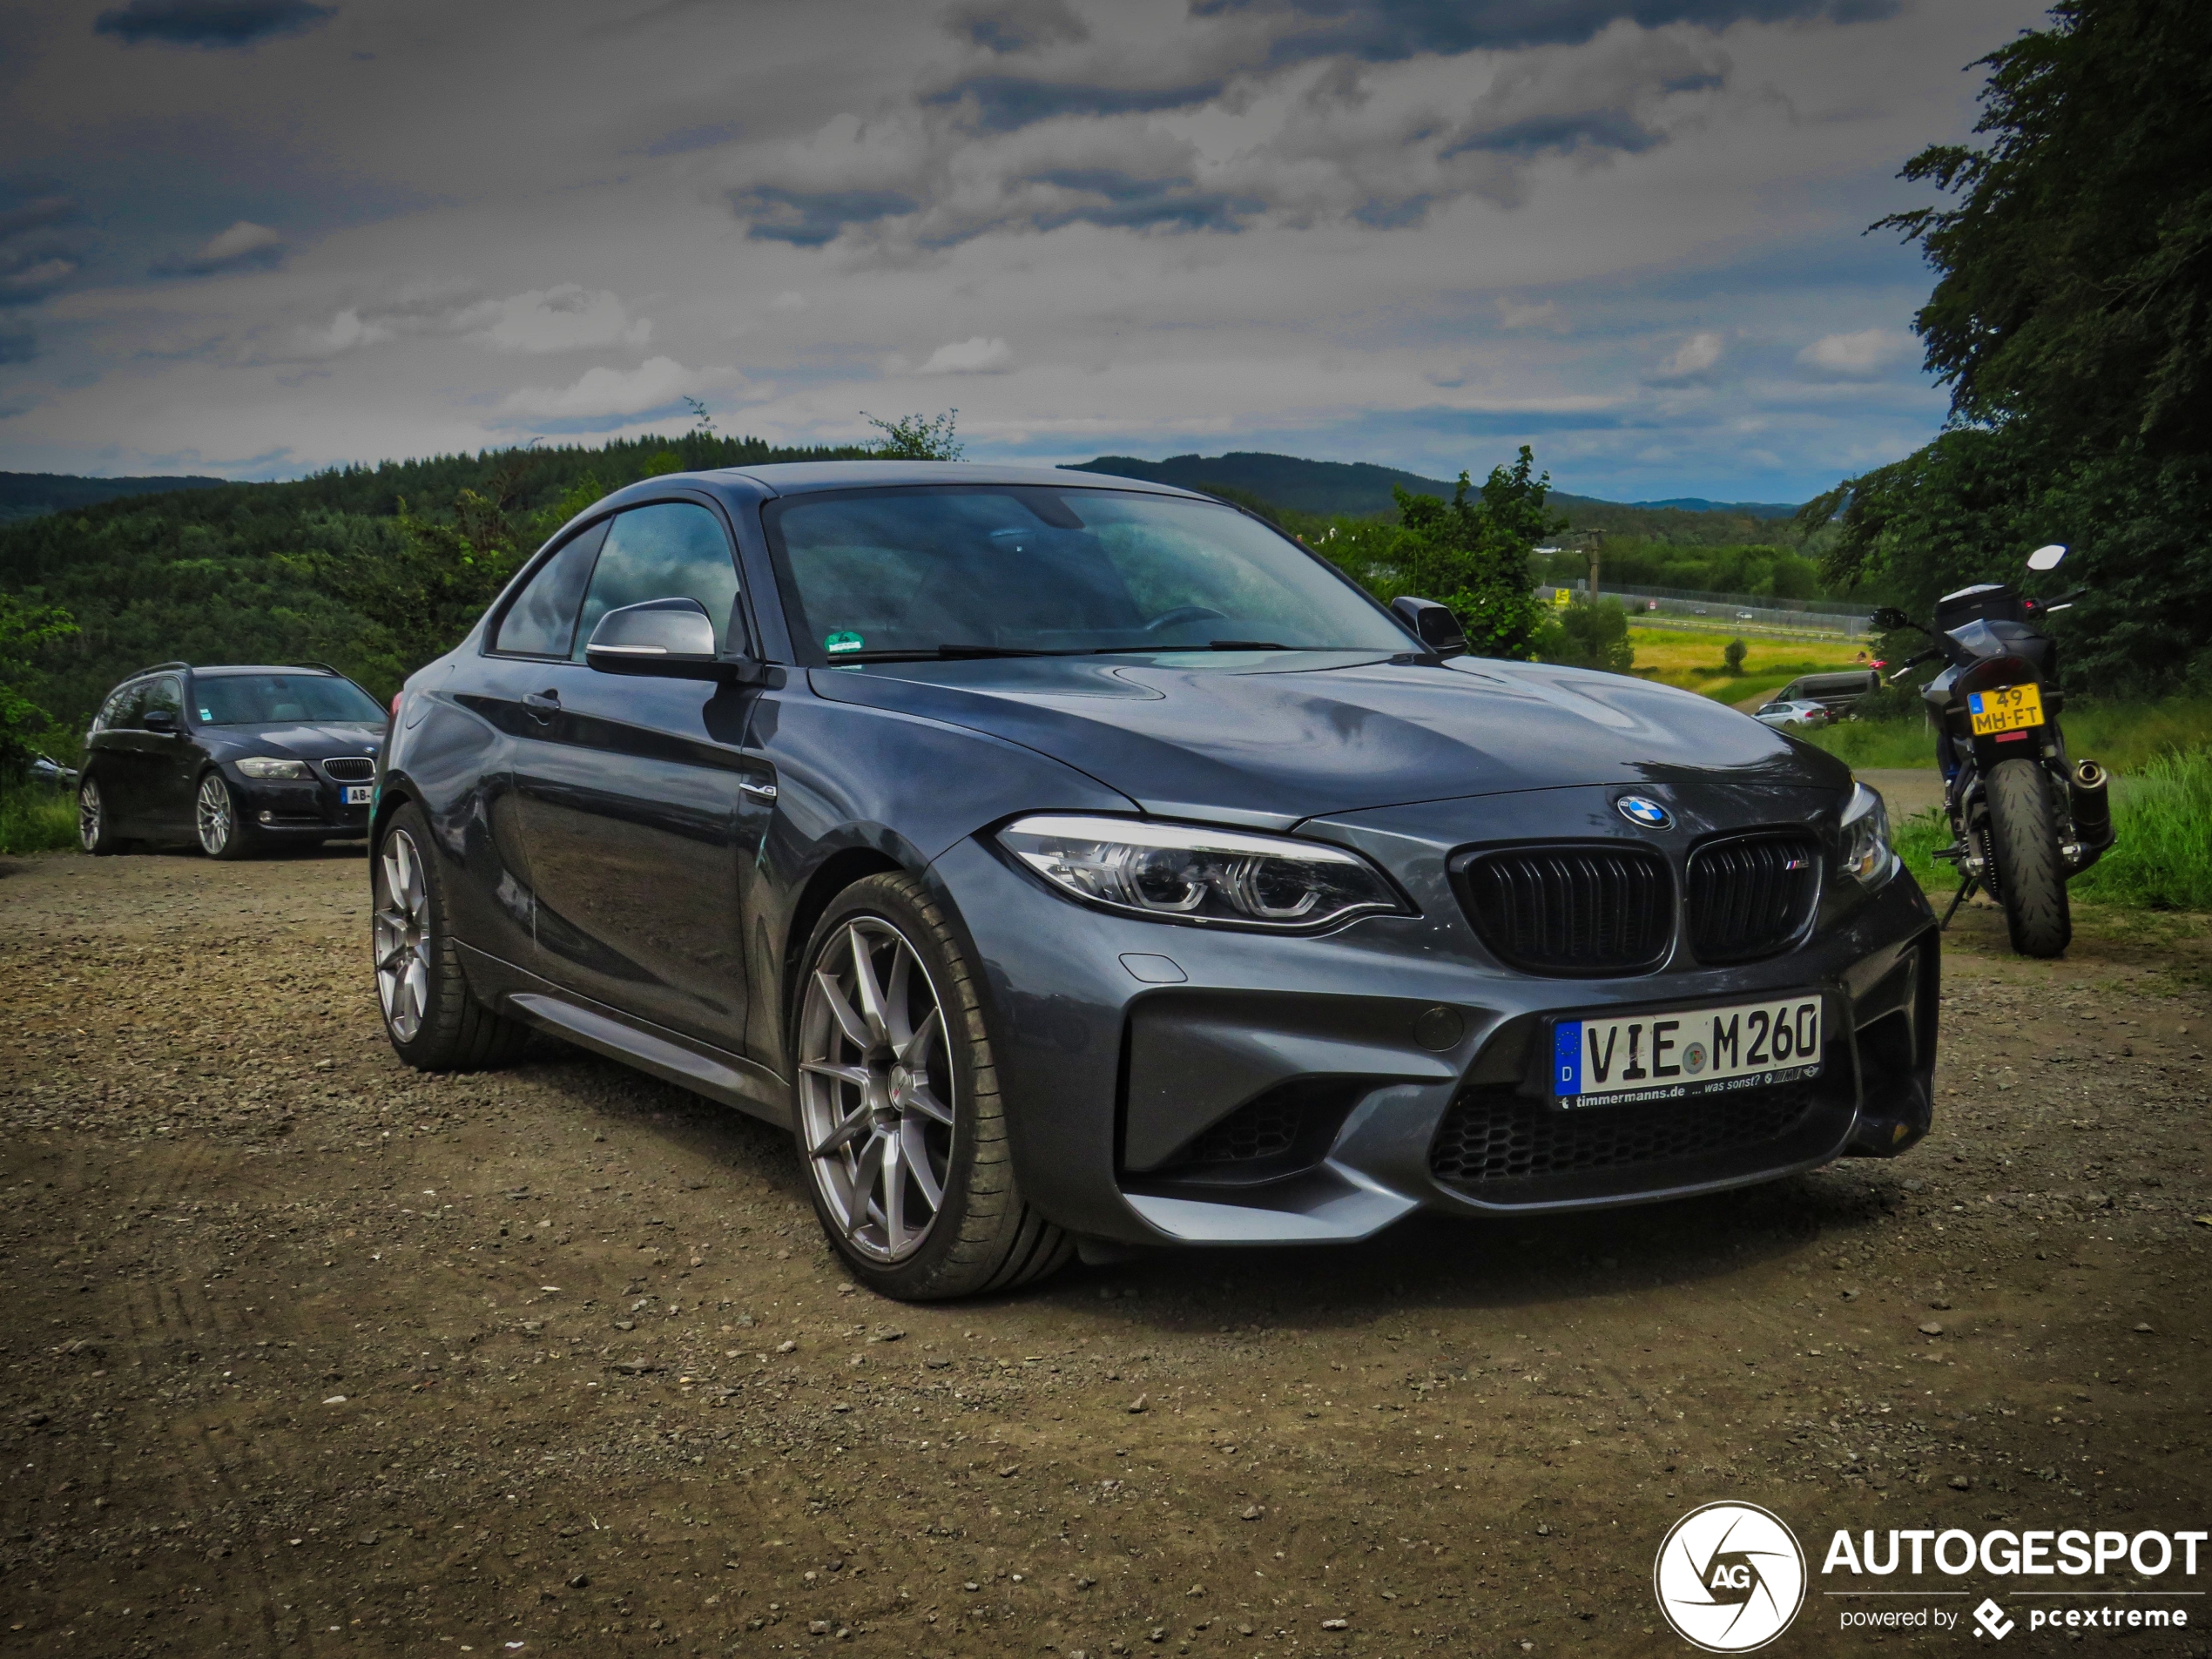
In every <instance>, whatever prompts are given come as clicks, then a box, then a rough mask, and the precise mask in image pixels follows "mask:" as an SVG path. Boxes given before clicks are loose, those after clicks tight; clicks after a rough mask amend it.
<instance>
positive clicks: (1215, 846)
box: [998, 817, 1406, 931]
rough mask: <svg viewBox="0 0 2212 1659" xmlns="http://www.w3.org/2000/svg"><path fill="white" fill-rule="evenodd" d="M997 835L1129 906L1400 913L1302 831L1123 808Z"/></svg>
mask: <svg viewBox="0 0 2212 1659" xmlns="http://www.w3.org/2000/svg"><path fill="white" fill-rule="evenodd" d="M998 839H999V841H1000V843H1001V845H1002V846H1005V847H1006V849H1007V850H1008V852H1010V853H1013V854H1014V855H1015V857H1016V858H1018V859H1020V860H1022V863H1024V864H1026V865H1028V867H1029V868H1031V869H1032V870H1035V872H1036V873H1038V874H1039V875H1041V876H1042V877H1043V878H1044V879H1045V880H1048V881H1049V882H1050V883H1052V885H1053V886H1054V887H1057V888H1059V889H1060V890H1061V891H1062V893H1064V894H1068V895H1069V897H1070V898H1074V899H1081V900H1083V901H1084V902H1085V903H1088V904H1095V905H1099V906H1102V907H1104V908H1106V909H1109V910H1118V911H1121V912H1123V913H1124V914H1129V915H1137V916H1150V917H1153V918H1155V919H1156V920H1158V921H1184V922H1196V923H1200V924H1211V925H1215V926H1223V927H1270V928H1278V929H1283V930H1285V931H1287V930H1291V929H1297V930H1299V931H1305V930H1307V929H1311V928H1314V927H1325V926H1327V925H1328V924H1330V923H1331V922H1338V921H1345V919H1347V918H1348V917H1352V916H1363V915H1367V914H1372V913H1374V912H1377V911H1392V912H1395V913H1397V914H1401V915H1402V914H1406V907H1405V905H1404V904H1403V903H1402V902H1400V901H1399V898H1398V895H1397V894H1395V893H1393V891H1392V890H1391V887H1390V884H1389V883H1388V882H1387V881H1386V880H1383V878H1382V875H1381V873H1379V871H1377V870H1376V869H1375V868H1374V867H1372V866H1371V865H1370V864H1369V863H1368V862H1367V861H1366V860H1365V859H1363V858H1361V857H1360V856H1359V854H1358V853H1347V852H1345V851H1344V850H1343V849H1342V848H1340V847H1333V846H1320V845H1318V844H1316V843H1314V842H1312V841H1298V840H1289V839H1287V838H1285V837H1281V836H1274V835H1249V834H1246V833H1244V832H1242V831H1239V830H1217V829H1205V828H1202V827H1200V826H1197V825H1193V824H1155V823H1147V822H1145V821H1143V820H1142V819H1130V818H1074V817H1068V818H1062V817H1042V818H1025V819H1022V820H1021V821H1020V822H1019V823H1015V824H1009V825H1008V826H1007V827H1006V828H1004V829H1002V830H1001V831H1000V832H999V834H998Z"/></svg>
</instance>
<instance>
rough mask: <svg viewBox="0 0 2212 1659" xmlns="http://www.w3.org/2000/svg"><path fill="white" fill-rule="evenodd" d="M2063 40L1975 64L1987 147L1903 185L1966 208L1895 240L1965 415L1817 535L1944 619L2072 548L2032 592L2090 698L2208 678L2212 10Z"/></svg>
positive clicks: (1937, 359) (2048, 39)
mask: <svg viewBox="0 0 2212 1659" xmlns="http://www.w3.org/2000/svg"><path fill="white" fill-rule="evenodd" d="M2051 17H2052V24H2051V27H2049V28H2047V29H2043V30H2030V31H2027V32H2024V33H2022V34H2021V35H2020V37H2018V38H2017V39H2015V40H2014V41H2013V42H2012V43H2011V44H2008V45H2006V46H2004V47H2001V48H2000V49H1999V50H1998V51H1994V52H1993V53H1991V54H1990V55H1989V56H1988V57H1986V58H1984V59H1983V60H1982V61H1981V64H1980V65H1979V67H1984V68H1986V69H1987V70H1988V71H1989V79H1988V82H1987V84H1986V87H1985V88H1984V91H1983V93H1982V106H1983V112H1982V118H1981V120H1980V122H1979V125H1978V126H1977V127H1976V129H1975V135H1976V137H1977V138H1979V139H1980V140H1981V142H1980V143H1979V144H1978V145H1937V146H1935V147H1933V148H1931V149H1928V150H1925V151H1923V152H1920V153H1919V155H1917V156H1915V157H1913V158H1912V160H1911V161H1909V162H1908V163H1906V165H1905V170H1904V173H1903V176H1904V177H1905V178H1906V179H1913V180H1917V181H1920V182H1924V183H1926V184H1929V185H1932V186H1934V187H1935V188H1936V189H1937V190H1938V191H1939V192H1943V193H1944V194H1945V195H1946V196H1947V197H1949V198H1951V202H1950V204H1949V205H1947V206H1928V207H1925V208H1922V209H1919V210H1917V211H1914V212H1906V213H1901V214H1898V215H1895V216H1893V217H1892V218H1890V219H1885V220H1883V221H1881V224H1880V225H1879V226H1877V227H1876V228H1878V229H1880V228H1887V229H1891V230H1894V231H1897V232H1898V233H1901V234H1902V235H1904V236H1905V239H1907V240H1909V241H1913V242H1917V243H1919V246H1920V247H1921V248H1922V250H1923V251H1924V252H1925V253H1926V255H1927V258H1928V261H1929V263H1930V265H1931V266H1932V267H1933V268H1934V270H1935V272H1936V278H1937V280H1936V283H1935V287H1934V290H1933V292H1932V293H1931V294H1930V295H1929V298H1928V301H1927V303H1926V305H1925V306H1924V307H1922V308H1921V310H1920V312H1919V316H1918V318H1917V320H1916V321H1915V324H1914V327H1915V328H1916V329H1917V331H1918V332H1919V335H1920V338H1921V340H1922V341H1923V342H1924V343H1925V347H1926V349H1927V363H1928V367H1929V368H1931V369H1932V370H1933V371H1934V372H1935V373H1936V374H1938V375H1939V376H1940V377H1941V379H1942V380H1943V381H1945V382H1946V384H1948V385H1949V386H1950V388H1951V390H1952V411H1951V421H1950V424H1949V426H1948V428H1946V430H1945V431H1944V432H1943V433H1942V434H1941V435H1939V436H1938V437H1937V438H1936V440H1935V441H1934V442H1932V443H1930V444H1928V445H1926V446H1925V448H1921V449H1919V450H1916V451H1915V452H1914V453H1913V454H1912V455H1907V456H1906V457H1905V459H1903V460H1902V461H1898V462H1893V463H1892V464H1891V465H1889V466H1886V467H1881V468H1878V469H1875V470H1873V471H1871V472H1868V473H1865V474H1863V475H1860V476H1858V477H1856V478H1851V479H1846V480H1845V481H1844V482H1842V483H1841V484H1839V485H1838V487H1837V488H1836V489H1834V490H1832V491H1831V492H1829V493H1828V494H1826V495H1824V496H1821V497H1820V498H1818V499H1817V500H1816V501H1813V502H1809V503H1808V504H1807V505H1806V507H1805V508H1804V510H1803V512H1802V513H1801V515H1800V523H1801V524H1803V525H1804V526H1806V527H1808V528H1817V529H1818V530H1819V531H1820V533H1821V534H1822V535H1824V536H1826V537H1827V538H1828V540H1827V544H1826V548H1825V556H1824V571H1823V574H1824V577H1825V579H1826V580H1828V581H1829V582H1831V583H1837V584H1840V585H1845V586H1856V587H1857V588H1858V590H1860V591H1861V592H1863V593H1865V595H1867V596H1868V597H1877V598H1882V599H1889V600H1892V601H1895V602H1897V603H1898V604H1903V605H1904V606H1905V608H1906V609H1907V610H1912V611H1913V612H1914V613H1916V614H1925V611H1926V610H1928V608H1929V607H1930V605H1931V604H1932V601H1933V600H1934V598H1935V597H1936V596H1937V595H1938V594H1939V593H1942V592H1944V591H1946V590H1950V589H1953V588H1957V587H1960V586H1963V585H1965V584H1966V583H1970V582H1974V581H2016V580H2018V579H2019V578H2020V574H2021V563H2022V560H2023V558H2024V556H2026V554H2027V550H2029V549H2030V548H2033V547H2035V546H2037V545H2039V544H2040V543H2045V542H2063V543H2067V545H2068V546H2069V547H2070V548H2071V549H2072V550H2073V552H2072V556H2070V557H2069V558H2068V559H2067V562H2066V563H2065V565H2064V566H2063V567H2062V568H2061V569H2060V570H2059V571H2058V572H2056V573H2055V574H2054V575H2053V576H2051V577H2044V578H2039V579H2036V580H2034V581H2033V582H2031V583H2030V584H2029V586H2028V590H2029V591H2031V592H2037V593H2043V594H2051V593H2055V592H2057V591H2059V590H2071V589H2074V588H2076V587H2079V588H2081V589H2083V590H2085V592H2084V594H2083V596H2082V597H2081V599H2080V603H2079V604H2077V605H2076V606H2075V608H2074V610H2071V611H2069V612H2067V613H2066V614H2065V615H2064V616H2063V617H2060V618H2058V620H2057V623H2056V624H2055V625H2056V628H2057V631H2058V632H2059V633H2060V637H2061V638H2062V639H2063V640H2064V641H2065V642H2066V650H2067V681H2068V683H2069V685H2072V686H2074V687H2075V688H2076V689H2080V690H2088V691H2097V692H2102V693H2106V694H2128V693H2141V694H2155V693H2162V692H2171V691H2182V690H2202V689H2205V688H2207V687H2212V536H2208V533H2207V526H2208V525H2212V169H2208V168H2207V166H2206V165H2205V158H2206V157H2207V156H2208V155H2212V7H2205V6H2201V5H2199V6H2190V5H2174V4H2171V3H2168V0H2061V3H2060V4H2058V5H2056V6H2054V8H2053V10H2052V13H2051Z"/></svg>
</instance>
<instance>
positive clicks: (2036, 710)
mask: <svg viewBox="0 0 2212 1659" xmlns="http://www.w3.org/2000/svg"><path fill="white" fill-rule="evenodd" d="M1966 718H1967V719H1968V720H1969V721H1970V722H1971V723H1972V725H1973V729H1974V735H1975V736H1976V737H1978V738H1988V737H1994V736H1996V735H1997V734H1999V733H2000V732H2025V731H2026V730H2027V728H2028V727H2029V726H2032V725H2042V724H2043V692H2042V690H2041V688H2040V687H2038V686H2033V685H2000V686H1999V687H1997V689H1996V690H1995V691H1970V692H1968V693H1967V694H1966Z"/></svg>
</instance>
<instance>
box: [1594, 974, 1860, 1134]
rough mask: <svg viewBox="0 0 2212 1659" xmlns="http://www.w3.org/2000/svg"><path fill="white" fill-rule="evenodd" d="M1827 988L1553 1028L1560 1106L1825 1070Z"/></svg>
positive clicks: (1621, 1102)
mask: <svg viewBox="0 0 2212 1659" xmlns="http://www.w3.org/2000/svg"><path fill="white" fill-rule="evenodd" d="M1820 1015H1821V999H1820V996H1819V994H1818V993H1817V992H1801V993H1799V994H1797V995H1794V996H1790V997H1785V998H1779V999H1777V1000H1774V1001H1765V1002H1738V1003H1736V1004H1734V1005H1733V1006H1731V1007H1729V1008H1683V1009H1676V1010H1665V1009H1662V1010H1661V1011H1659V1012H1657V1013H1647V1014H1635V1015H1623V1016H1622V1017H1620V1018H1618V1019H1606V1020H1561V1021H1559V1022H1557V1023H1556V1024H1554V1026H1553V1027H1552V1088H1551V1093H1552V1104H1554V1106H1561V1107H1568V1108H1574V1107H1580V1106H1627V1105H1632V1104H1634V1103H1636V1102H1638V1101H1647V1100H1655V1101H1656V1100H1687V1099H1690V1098H1692V1097H1694V1096H1699V1095H1716V1094H1725V1093H1729V1092H1731V1091H1733V1090H1735V1089H1760V1088H1764V1087H1766V1086H1768V1085H1769V1084H1772V1083H1781V1082H1791V1081H1793V1080H1795V1079H1797V1078H1800V1077H1817V1076H1819V1075H1820V1049H1821V1043H1822V1040H1823V1039H1822V1033H1821V1028H1820V1026H1821V1017H1820Z"/></svg>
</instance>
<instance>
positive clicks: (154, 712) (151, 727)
mask: <svg viewBox="0 0 2212 1659" xmlns="http://www.w3.org/2000/svg"><path fill="white" fill-rule="evenodd" d="M138 718H139V720H140V722H141V723H142V724H143V725H145V729H146V730H147V731H149V732H154V733H156V734H157V735H158V736H161V737H169V736H172V735H173V734H174V733H175V732H176V731H177V730H178V725H177V711H176V710H174V709H148V710H147V711H145V713H144V714H142V715H140V716H139V717H138Z"/></svg>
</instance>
